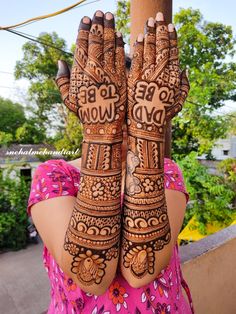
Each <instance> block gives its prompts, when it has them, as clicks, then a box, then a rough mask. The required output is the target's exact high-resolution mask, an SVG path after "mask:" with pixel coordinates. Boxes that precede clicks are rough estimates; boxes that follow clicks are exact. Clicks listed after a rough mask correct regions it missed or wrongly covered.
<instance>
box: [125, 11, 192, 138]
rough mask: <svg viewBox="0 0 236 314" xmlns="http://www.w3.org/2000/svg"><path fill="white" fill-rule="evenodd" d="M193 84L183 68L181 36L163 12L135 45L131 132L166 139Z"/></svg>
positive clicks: (130, 79)
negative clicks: (181, 63) (180, 45)
mask: <svg viewBox="0 0 236 314" xmlns="http://www.w3.org/2000/svg"><path fill="white" fill-rule="evenodd" d="M188 91H189V83H188V79H187V77H186V73H185V71H183V72H181V71H180V67H179V57H178V47H177V34H176V31H175V28H174V26H173V25H172V24H169V25H168V26H167V24H166V22H165V21H164V17H163V14H162V13H158V14H157V17H156V21H155V20H154V19H153V18H149V20H148V21H147V25H146V34H145V36H144V37H143V35H142V34H140V35H139V36H138V38H137V41H136V43H135V46H134V55H133V60H132V65H131V70H130V73H129V76H128V120H127V123H128V132H129V134H137V132H138V134H139V135H140V136H142V137H143V138H146V137H147V138H153V139H154V140H156V139H158V138H162V139H163V138H164V135H165V126H166V123H167V121H168V120H170V119H171V118H172V117H174V116H175V115H176V114H177V113H178V112H179V111H180V110H181V109H182V106H183V103H184V101H185V99H186V97H187V95H188Z"/></svg>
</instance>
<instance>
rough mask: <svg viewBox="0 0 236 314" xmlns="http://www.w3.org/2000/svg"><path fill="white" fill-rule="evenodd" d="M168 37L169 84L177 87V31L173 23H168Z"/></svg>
mask: <svg viewBox="0 0 236 314" xmlns="http://www.w3.org/2000/svg"><path fill="white" fill-rule="evenodd" d="M168 31H169V39H170V57H169V71H170V72H169V74H170V81H169V82H170V84H172V85H173V86H174V87H176V88H179V84H180V69H179V50H178V42H177V33H176V30H175V27H174V25H173V24H169V25H168Z"/></svg>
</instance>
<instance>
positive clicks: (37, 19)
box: [0, 0, 87, 30]
mask: <svg viewBox="0 0 236 314" xmlns="http://www.w3.org/2000/svg"><path fill="white" fill-rule="evenodd" d="M85 1H87V0H80V1H78V2H76V3H74V4H72V5H70V6H68V7H66V8H64V9H61V10H59V11H56V12H53V13H49V14H45V15H41V16H36V17H33V18H30V19H28V20H26V21H23V22H20V23H17V24H13V25H9V26H0V30H8V29H12V28H16V27H18V26H22V25H25V24H28V23H30V22H33V21H40V20H44V19H47V18H50V17H54V16H57V15H59V14H62V13H65V12H67V11H70V10H71V9H73V8H75V7H77V6H79V5H80V4H82V3H83V2H85Z"/></svg>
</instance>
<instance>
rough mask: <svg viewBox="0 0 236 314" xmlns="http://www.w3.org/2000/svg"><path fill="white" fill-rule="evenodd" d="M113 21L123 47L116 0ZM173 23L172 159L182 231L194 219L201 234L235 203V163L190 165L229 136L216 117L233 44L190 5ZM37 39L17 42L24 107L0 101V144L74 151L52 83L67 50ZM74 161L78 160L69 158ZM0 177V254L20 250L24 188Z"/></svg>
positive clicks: (229, 120)
mask: <svg viewBox="0 0 236 314" xmlns="http://www.w3.org/2000/svg"><path fill="white" fill-rule="evenodd" d="M116 22H117V28H118V30H120V31H121V32H122V33H123V34H124V38H125V41H126V43H127V44H129V31H130V1H124V0H121V1H117V11H116ZM174 23H175V25H176V28H177V30H178V37H179V47H180V61H181V67H182V68H188V69H189V76H190V77H189V78H190V84H191V91H190V94H189V97H188V99H187V101H186V103H185V106H184V108H183V110H182V111H181V113H180V114H179V116H178V117H176V118H175V119H174V120H173V142H172V148H173V152H172V155H173V158H174V159H175V160H176V161H177V162H178V164H179V165H180V167H181V168H182V171H183V174H184V177H185V181H186V184H187V188H188V190H189V192H190V197H191V202H190V203H189V205H188V210H187V212H186V217H185V221H184V226H185V225H186V224H187V222H188V221H189V219H190V218H191V217H192V216H193V215H195V216H196V217H197V220H198V222H199V231H200V232H202V233H205V232H206V224H207V223H211V222H212V221H218V222H219V223H221V224H224V225H228V224H229V223H230V222H231V221H232V219H233V214H234V210H235V205H236V204H235V202H236V201H235V199H236V195H235V190H236V189H235V187H236V179H235V177H236V174H235V173H236V166H235V160H230V159H228V160H226V161H224V162H222V163H221V164H220V165H219V175H215V176H213V175H210V174H209V173H208V169H207V168H206V167H204V166H202V165H201V164H200V163H199V162H198V161H197V156H199V155H201V154H203V153H204V154H205V155H206V156H207V158H208V159H211V158H212V154H211V150H212V147H213V146H214V144H215V142H216V141H217V139H219V138H222V137H224V136H227V135H228V134H231V135H236V129H235V125H236V123H235V122H236V119H235V118H236V115H235V113H232V114H228V115H222V114H219V113H218V112H219V109H221V108H222V107H223V106H224V102H225V101H226V100H233V101H235V100H236V64H235V62H234V61H233V57H234V56H235V55H236V53H235V39H234V37H233V31H232V27H231V26H228V25H224V24H222V23H216V22H209V21H206V20H204V17H203V16H202V14H201V12H200V11H199V10H193V9H192V8H188V9H180V10H179V12H177V13H176V15H175V16H174ZM38 40H39V41H40V42H41V43H36V42H27V43H25V44H24V45H23V47H22V51H23V57H22V58H21V60H18V61H17V63H16V67H15V77H16V79H21V78H25V79H27V80H28V81H29V82H30V87H29V90H28V105H27V106H22V105H21V104H18V103H14V102H12V101H10V100H8V99H3V98H2V97H0V114H1V117H3V118H2V120H1V122H0V145H1V146H6V145H10V144H11V143H21V144H37V143H51V144H53V145H54V146H55V147H56V148H57V149H58V150H60V149H61V148H65V149H67V150H75V149H76V148H80V147H81V142H82V127H81V125H80V124H79V123H78V119H77V118H76V117H75V115H74V114H73V113H69V112H68V110H67V109H66V108H65V106H64V105H63V104H62V102H61V98H60V94H59V92H58V90H57V87H56V85H55V82H54V79H55V75H56V72H57V60H58V59H61V60H65V61H66V62H68V64H69V65H72V55H73V51H74V45H73V46H72V47H70V48H68V47H67V44H66V41H65V39H63V38H60V37H59V36H58V34H57V33H56V32H52V33H41V34H39V36H38ZM42 42H47V43H49V44H50V45H52V46H54V47H56V48H57V49H54V48H52V47H48V46H45V45H43V44H42ZM127 50H128V49H127ZM9 112H11V114H10V115H9V114H8V113H9ZM76 157H79V155H78V156H74V155H73V156H70V159H72V158H73V159H74V158H76ZM0 180H1V181H0V191H1V195H0V206H1V209H0V249H2V248H3V247H4V246H6V247H10V248H12V249H17V248H20V247H24V246H25V245H26V242H27V237H26V234H25V230H26V226H27V224H28V221H27V216H26V211H25V209H26V201H27V197H28V190H29V187H28V186H27V183H26V182H24V181H22V179H19V180H16V181H14V180H13V181H12V180H11V179H10V177H9V175H7V176H6V177H4V176H2V175H1V177H0ZM16 234H17V235H18V237H17V236H16ZM15 238H17V239H15Z"/></svg>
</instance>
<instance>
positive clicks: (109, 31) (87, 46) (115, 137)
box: [34, 11, 126, 295]
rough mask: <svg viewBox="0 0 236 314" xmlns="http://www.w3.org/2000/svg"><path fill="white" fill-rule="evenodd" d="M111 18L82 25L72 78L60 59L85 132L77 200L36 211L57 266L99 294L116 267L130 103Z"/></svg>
mask: <svg viewBox="0 0 236 314" xmlns="http://www.w3.org/2000/svg"><path fill="white" fill-rule="evenodd" d="M106 17H107V18H104V17H103V13H102V12H100V11H98V12H97V13H96V14H95V16H94V18H93V21H92V23H91V21H90V20H89V19H88V18H84V19H83V20H82V21H81V24H80V29H79V35H78V39H77V46H76V52H75V58H74V64H73V67H72V73H71V76H70V71H69V68H68V67H67V65H66V63H65V62H59V72H58V75H57V80H56V81H57V85H58V86H59V89H60V92H61V94H62V98H63V100H64V103H65V104H66V105H67V107H68V108H69V109H70V110H72V111H74V112H75V114H77V115H78V117H79V119H80V121H81V122H82V124H83V129H84V139H83V145H82V164H81V178H80V189H79V192H78V195H77V197H76V199H70V200H69V199H68V198H66V199H65V201H64V202H63V201H62V202H60V203H59V202H56V201H53V200H51V202H50V203H46V201H45V204H44V205H43V204H42V205H41V206H40V205H38V206H37V207H38V208H35V209H34V211H35V213H36V210H37V212H39V211H40V210H41V213H40V215H41V216H43V217H44V222H45V220H46V219H47V223H46V224H45V227H43V228H44V231H42V232H41V233H42V234H43V233H44V239H45V240H46V239H47V238H48V237H49V238H50V241H49V240H46V241H47V242H48V244H49V247H50V248H51V252H52V253H54V256H55V257H56V258H57V262H58V264H59V266H60V267H61V268H62V269H63V271H64V272H65V273H67V275H69V276H70V277H71V278H72V279H73V280H74V281H75V282H76V284H77V285H78V286H80V288H81V289H83V290H84V291H86V292H90V293H93V294H97V295H99V294H103V293H104V292H105V290H106V289H107V288H108V286H109V285H110V283H111V281H112V280H113V278H114V276H115V273H116V269H117V263H118V251H119V238H120V191H121V158H120V157H121V143H122V132H121V127H122V124H123V120H124V113H125V110H124V109H125V108H124V102H125V99H126V82H125V80H124V69H125V67H124V64H125V63H124V49H123V40H122V37H121V36H120V35H119V36H116V34H115V30H114V17H113V15H112V14H108V16H107V15H106ZM60 199H61V198H60ZM48 202H49V201H48ZM42 203H43V202H42ZM48 205H49V206H51V207H52V206H55V208H54V210H53V211H52V212H53V214H55V216H51V215H50V216H49V214H47V213H48V212H49V211H50V210H51V209H48V210H47V209H46V206H48ZM43 206H44V207H43ZM67 206H68V207H67ZM72 206H73V209H72ZM40 207H41V208H40ZM42 207H43V210H42ZM47 208H48V207H47ZM56 209H59V211H60V212H58V213H57V211H56ZM66 211H68V212H66ZM69 211H70V215H71V216H70V218H69V219H68V217H69ZM43 212H44V214H45V215H44V214H43ZM35 217H36V216H35ZM36 219H37V218H36ZM36 225H37V223H36ZM45 229H46V230H45ZM52 229H53V231H52ZM56 229H57V231H56ZM39 231H40V230H39ZM52 234H53V239H52ZM47 242H45V243H47Z"/></svg>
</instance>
